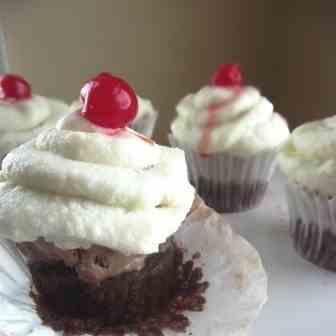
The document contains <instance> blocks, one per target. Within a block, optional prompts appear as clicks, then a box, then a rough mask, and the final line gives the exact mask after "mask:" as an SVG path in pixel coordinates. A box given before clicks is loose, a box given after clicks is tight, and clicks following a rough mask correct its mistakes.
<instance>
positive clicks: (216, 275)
mask: <svg viewBox="0 0 336 336" xmlns="http://www.w3.org/2000/svg"><path fill="white" fill-rule="evenodd" d="M176 240H177V242H178V243H179V244H181V245H182V246H183V247H184V248H185V249H186V252H185V253H186V254H185V258H186V259H190V258H191V257H192V255H193V254H194V253H195V252H200V255H201V258H200V259H199V260H198V262H199V263H200V265H201V266H202V269H203V273H204V280H207V281H209V282H210V287H209V288H208V290H207V292H206V293H205V298H206V305H205V309H204V311H202V312H185V315H186V316H187V317H188V318H189V319H190V322H191V325H190V327H189V328H188V330H187V331H186V332H185V333H184V334H183V333H182V334H181V333H176V332H174V331H171V330H164V332H163V333H164V335H165V336H177V335H181V336H182V335H190V334H192V335H193V336H246V335H247V334H248V330H249V329H250V326H251V323H252V322H253V321H255V319H256V318H257V316H258V314H259V312H260V310H261V308H262V306H263V304H264V303H265V301H266V299H267V277H266V273H265V270H264V268H263V266H262V263H261V260H260V256H259V255H258V253H257V251H256V250H255V249H254V248H253V247H252V246H251V245H250V244H249V243H248V242H247V241H246V240H244V239H243V238H242V237H240V236H239V235H237V234H235V233H234V232H233V231H232V229H231V227H230V226H229V225H228V224H227V223H226V221H225V220H224V218H223V217H222V216H219V215H218V214H217V213H215V212H214V211H212V210H211V209H209V208H207V207H206V206H205V205H200V206H199V207H198V208H197V210H195V211H194V212H193V213H192V214H191V215H190V216H188V219H187V220H186V221H185V222H184V224H183V225H182V226H181V228H180V230H179V231H178V232H177V233H176ZM30 288H31V278H30V275H29V272H28V270H27V268H26V266H25V264H24V262H23V259H22V257H21V256H20V255H19V254H18V253H17V252H16V249H15V247H14V246H13V244H11V243H8V242H5V241H3V242H0V307H1V313H0V334H1V332H2V333H3V335H6V336H9V335H10V336H56V335H58V336H61V335H63V333H62V332H54V331H53V330H51V329H50V328H49V327H47V326H43V325H42V322H41V320H40V319H39V317H38V315H37V313H36V311H35V305H34V302H33V300H32V299H31V298H30V296H29V292H30ZM128 336H131V335H128Z"/></svg>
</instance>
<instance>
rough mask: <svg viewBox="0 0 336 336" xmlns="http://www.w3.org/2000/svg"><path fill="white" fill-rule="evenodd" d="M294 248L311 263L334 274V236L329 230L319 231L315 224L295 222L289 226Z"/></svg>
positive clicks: (335, 266) (335, 258)
mask: <svg viewBox="0 0 336 336" xmlns="http://www.w3.org/2000/svg"><path fill="white" fill-rule="evenodd" d="M291 225H292V226H293V227H292V237H293V240H294V247H295V249H296V250H297V251H298V253H299V254H300V255H301V256H302V257H303V258H305V259H306V260H308V261H310V262H311V263H313V264H315V265H317V266H320V267H323V268H325V269H328V270H331V271H334V272H336V235H335V234H334V233H332V232H330V231H329V230H326V231H323V232H322V231H321V230H320V229H319V227H318V225H317V224H315V223H308V224H307V223H303V222H302V220H300V219H299V220H297V221H296V222H295V223H293V224H291Z"/></svg>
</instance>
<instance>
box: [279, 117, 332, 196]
mask: <svg viewBox="0 0 336 336" xmlns="http://www.w3.org/2000/svg"><path fill="white" fill-rule="evenodd" d="M279 164H280V168H281V170H282V171H283V172H284V173H285V174H286V175H287V176H288V178H289V180H290V181H291V182H294V183H299V184H300V185H302V186H303V187H305V188H306V189H308V190H310V191H314V192H318V193H319V194H321V195H324V196H335V195H336V116H333V117H330V118H326V119H322V120H317V121H312V122H309V123H306V124H303V125H302V126H300V127H298V128H296V129H295V130H294V131H293V132H292V134H291V136H290V138H289V140H288V141H287V143H286V144H285V145H284V146H283V148H282V150H281V152H280V154H279Z"/></svg>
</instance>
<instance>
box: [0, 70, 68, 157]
mask: <svg viewBox="0 0 336 336" xmlns="http://www.w3.org/2000/svg"><path fill="white" fill-rule="evenodd" d="M68 111H69V107H68V105H66V104H65V103H63V102H61V101H60V100H56V99H51V98H46V97H42V96H39V95H33V94H32V91H31V87H30V85H29V84H28V83H27V81H25V80H24V79H23V78H22V77H20V76H17V75H12V74H5V75H1V76H0V114H2V118H1V124H0V160H2V159H3V158H4V157H5V156H6V154H7V153H8V152H10V151H11V150H12V149H14V148H15V147H17V146H19V145H21V144H23V143H24V142H27V141H29V140H31V139H33V138H34V137H36V135H38V134H39V133H40V132H41V131H43V130H44V129H47V128H51V127H54V126H55V124H56V122H57V120H58V119H60V118H61V117H63V116H64V115H65V114H66V113H68Z"/></svg>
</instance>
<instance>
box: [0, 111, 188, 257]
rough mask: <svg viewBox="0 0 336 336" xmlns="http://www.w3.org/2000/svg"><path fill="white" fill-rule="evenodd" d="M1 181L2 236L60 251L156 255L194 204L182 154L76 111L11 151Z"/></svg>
mask: <svg viewBox="0 0 336 336" xmlns="http://www.w3.org/2000/svg"><path fill="white" fill-rule="evenodd" d="M106 133H112V134H106ZM1 177H2V180H3V183H1V187H0V235H2V236H5V237H7V238H10V239H12V240H14V241H34V240H36V239H38V238H39V237H44V239H45V240H47V241H50V242H53V243H55V245H57V246H58V247H61V248H64V249H70V248H78V247H83V248H88V247H89V246H91V245H93V244H95V245H101V246H106V247H108V248H111V249H114V250H117V251H120V252H122V253H124V254H136V253H140V254H148V253H153V252H157V251H158V247H159V245H160V244H161V243H163V242H164V241H165V240H166V239H167V238H168V237H169V236H170V235H172V234H173V233H175V232H176V231H177V229H178V227H179V226H180V224H181V223H182V221H183V220H184V218H185V217H186V214H187V212H188V211H189V209H190V207H191V204H192V202H193V199H194V190H193V188H192V186H191V185H190V184H189V182H188V177H187V168H186V163H185V158H184V153H183V152H182V151H180V150H179V149H172V148H168V147H163V146H159V145H156V144H154V143H153V142H151V141H145V139H144V138H143V137H142V136H140V135H139V134H137V133H136V132H134V131H131V130H129V129H127V128H126V129H119V130H114V131H113V132H109V131H108V130H105V132H104V133H102V130H101V129H99V128H97V126H94V125H93V124H91V123H90V122H89V121H87V120H86V119H84V118H83V117H82V116H81V115H80V113H78V112H75V113H73V114H70V115H69V116H67V117H66V118H65V119H63V120H61V121H60V122H59V123H58V125H57V127H56V128H53V129H50V130H47V131H45V132H43V133H42V134H40V135H39V136H38V137H37V138H36V139H34V140H32V141H30V142H29V143H27V144H24V145H22V146H20V147H19V148H17V149H15V150H14V151H13V152H11V153H10V154H9V155H8V156H7V157H6V158H5V160H4V162H3V166H2V172H1Z"/></svg>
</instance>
